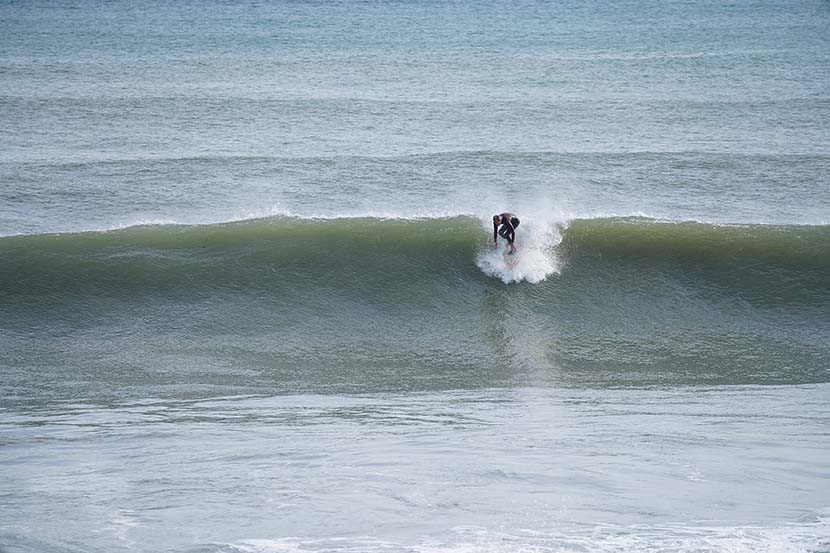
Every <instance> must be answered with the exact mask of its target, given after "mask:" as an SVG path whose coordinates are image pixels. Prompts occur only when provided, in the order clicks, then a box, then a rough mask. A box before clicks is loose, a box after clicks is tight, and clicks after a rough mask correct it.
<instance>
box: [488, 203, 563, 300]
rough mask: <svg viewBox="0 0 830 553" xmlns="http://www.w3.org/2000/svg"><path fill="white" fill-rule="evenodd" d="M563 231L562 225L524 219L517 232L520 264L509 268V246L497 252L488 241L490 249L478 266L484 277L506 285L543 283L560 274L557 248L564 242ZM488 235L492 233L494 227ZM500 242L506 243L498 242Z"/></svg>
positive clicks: (503, 246) (490, 228)
mask: <svg viewBox="0 0 830 553" xmlns="http://www.w3.org/2000/svg"><path fill="white" fill-rule="evenodd" d="M488 223H489V222H488ZM563 228H564V226H563V224H562V223H555V222H551V221H539V220H529V221H527V220H525V219H521V223H520V225H519V228H517V229H516V246H517V247H518V248H519V254H518V255H519V260H518V262H517V263H516V264H515V265H513V266H509V265H507V264H506V263H505V258H504V248H506V245H504V244H500V246H499V247H498V248H494V247H493V245H492V243H491V242H489V241H488V245H487V246H486V247H485V248H483V249H482V250H480V251H479V253H478V255H477V256H476V265H477V266H478V268H479V269H481V270H482V271H483V272H484V274H486V275H490V276H492V277H495V278H498V279H501V281H502V282H504V283H505V284H509V283H511V282H522V281H525V282H530V283H533V284H535V283H538V282H542V281H543V280H545V279H546V278H548V277H549V276H550V275H553V274H559V270H560V265H561V263H560V260H559V257H558V255H557V252H556V248H557V246H558V245H559V243H560V242H561V241H562V229H563ZM488 232H492V226H490V227H489V229H488ZM499 242H500V243H501V242H503V240H502V239H501V238H499Z"/></svg>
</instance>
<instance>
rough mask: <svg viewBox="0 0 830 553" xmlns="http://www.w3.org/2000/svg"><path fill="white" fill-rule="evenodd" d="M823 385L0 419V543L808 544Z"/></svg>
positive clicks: (819, 521)
mask: <svg viewBox="0 0 830 553" xmlns="http://www.w3.org/2000/svg"><path fill="white" fill-rule="evenodd" d="M827 393H828V387H827V385H826V384H822V385H812V386H783V387H772V386H770V387H747V386H734V387H727V388H679V389H653V390H633V389H621V390H610V389H605V390H551V389H538V388H516V389H484V390H476V391H446V392H440V393H405V392H404V393H397V394H371V395H359V394H358V395H348V396H342V395H325V396H321V395H289V396H268V397H258V396H236V397H216V398H214V399H208V400H197V401H162V400H152V399H147V400H144V401H139V402H124V403H114V404H109V405H94V404H84V403H59V404H55V405H52V406H50V407H42V408H39V409H32V410H31V411H27V412H25V413H16V414H9V413H6V414H4V417H3V426H2V430H3V436H4V444H3V466H4V467H5V469H6V470H5V474H7V475H8V474H10V472H9V469H12V472H11V474H13V476H14V477H13V479H4V480H3V481H2V484H0V494H2V497H3V498H4V501H3V503H2V511H1V512H0V515H2V520H3V534H2V535H0V539H2V540H3V543H4V551H10V552H12V551H53V550H54V551H160V550H166V551H465V552H466V551H494V552H497V551H747V552H749V551H755V552H757V551H770V552H772V551H827V550H828V545H830V542H828V539H830V538H829V536H830V519H829V518H828V517H829V516H830V513H828V512H827V511H826V509H821V508H817V507H820V506H822V505H823V504H824V502H825V501H826V498H827V496H828V492H830V486H828V482H827V478H826V475H827V469H828V457H827V450H826V442H827V424H828V421H829V420H830V409H828V405H827V401H826V398H827Z"/></svg>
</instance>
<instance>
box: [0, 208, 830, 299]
mask: <svg viewBox="0 0 830 553" xmlns="http://www.w3.org/2000/svg"><path fill="white" fill-rule="evenodd" d="M488 224H489V223H487V222H482V221H480V220H478V219H476V218H474V217H468V216H450V217H446V218H432V219H428V218H414V219H385V218H358V217H355V218H331V219H316V218H298V217H279V218H267V219H259V220H251V221H240V222H231V223H222V224H213V225H194V226H186V225H153V226H138V227H131V228H127V229H120V230H112V231H107V232H82V233H68V234H49V235H34V236H14V237H5V238H2V239H0V254H2V255H3V258H4V259H5V260H6V262H5V263H4V266H3V268H2V273H0V274H2V276H3V281H2V282H3V283H4V284H3V287H2V290H0V292H2V293H3V294H4V295H7V296H14V295H18V294H20V295H31V294H33V293H37V292H38V291H41V292H44V291H49V292H50V293H55V294H61V293H71V294H75V293H83V292H84V291H85V290H86V291H88V292H90V293H95V294H106V293H111V294H116V295H120V294H122V293H126V292H129V293H151V292H153V291H154V290H155V291H161V292H165V293H170V292H172V291H174V290H176V289H180V290H182V291H190V292H192V291H194V290H200V289H222V288H228V287H231V288H235V289H239V288H246V287H250V288H252V289H260V288H267V287H268V286H269V284H274V283H278V282H280V281H281V280H288V279H302V280H309V279H310V280H313V281H325V282H326V286H327V287H333V288H343V289H344V291H345V290H348V289H349V288H350V287H352V286H354V285H355V284H357V283H360V282H365V281H367V280H368V281H371V280H375V279H383V280H384V281H387V282H388V283H389V284H390V285H392V286H396V287H399V286H405V285H407V284H412V285H417V283H418V282H423V281H427V280H430V279H434V278H438V277H439V276H441V275H445V274H447V273H452V274H456V275H458V276H459V277H462V278H466V279H470V280H481V278H482V274H484V275H488V276H492V277H496V278H498V279H500V280H503V281H504V282H505V283H509V282H523V281H524V282H529V283H540V282H542V281H544V280H546V279H548V278H550V277H556V280H557V282H558V283H561V282H562V281H563V280H567V279H568V278H569V277H570V276H571V274H572V273H573V270H572V269H571V270H569V267H573V266H578V267H583V266H584V264H586V263H590V264H595V265H596V266H597V267H596V269H597V270H598V271H599V270H600V269H601V268H602V265H606V266H611V265H613V264H615V263H626V264H635V265H637V264H638V265H643V266H644V269H645V268H646V267H647V266H652V267H654V268H657V267H661V268H664V269H667V268H669V267H672V268H674V269H676V270H677V271H678V273H683V274H685V275H688V273H689V272H690V271H693V272H699V274H700V276H701V278H707V277H708V278H712V277H715V276H718V275H720V276H723V275H727V274H737V273H741V274H743V275H744V278H743V279H742V282H743V283H744V284H745V280H746V279H749V280H752V278H753V277H754V278H757V279H758V280H759V281H760V280H763V279H764V278H765V277H766V278H770V279H773V278H774V277H775V276H776V275H779V276H782V277H783V275H787V281H786V282H785V281H779V282H777V283H775V282H771V281H770V282H769V285H770V288H771V289H770V290H769V292H770V297H771V298H773V297H774V296H776V294H777V292H778V291H780V289H781V287H787V286H792V285H795V284H798V285H799V286H802V287H805V288H806V289H809V290H813V291H815V292H817V293H821V291H822V290H823V289H824V288H826V285H827V279H825V278H824V274H822V273H823V272H824V271H826V270H827V269H828V268H830V225H825V226H803V225H790V226H772V225H735V226H728V225H713V224H705V223H699V222H671V221H658V220H653V219H646V218H639V217H629V218H616V217H615V218H599V219H582V220H576V221H573V222H571V223H568V224H555V223H550V224H545V223H538V222H532V221H531V222H529V223H523V226H521V227H520V228H519V230H518V234H517V236H518V242H517V243H518V244H520V245H521V250H522V251H521V256H520V262H519V263H518V264H517V265H515V266H513V267H508V266H507V265H506V264H505V263H504V261H503V258H502V251H501V249H499V251H493V250H492V248H491V245H490V236H491V229H490V228H488ZM600 272H601V271H600ZM598 274H599V273H598ZM678 276H680V275H678ZM595 278H598V276H597V277H595ZM738 284H739V283H736V286H737V285H738Z"/></svg>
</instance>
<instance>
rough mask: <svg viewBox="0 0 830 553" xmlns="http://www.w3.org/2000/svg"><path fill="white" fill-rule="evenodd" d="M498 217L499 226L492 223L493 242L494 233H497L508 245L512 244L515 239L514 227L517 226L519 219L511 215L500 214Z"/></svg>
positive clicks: (494, 239) (494, 238)
mask: <svg viewBox="0 0 830 553" xmlns="http://www.w3.org/2000/svg"><path fill="white" fill-rule="evenodd" d="M499 217H500V218H501V219H500V220H501V224H500V225H497V224H496V222H495V221H493V242H495V241H496V233H497V232H498V235H499V236H501V237H502V238H504V239H505V240H507V243H508V244H513V241H514V240H515V239H516V227H518V226H519V218H518V217H516V216H515V215H513V214H512V213H502V214H501V215H499ZM499 227H501V228H499Z"/></svg>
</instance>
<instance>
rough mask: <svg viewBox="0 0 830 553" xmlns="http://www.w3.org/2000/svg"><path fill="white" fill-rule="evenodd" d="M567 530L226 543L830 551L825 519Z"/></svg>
mask: <svg viewBox="0 0 830 553" xmlns="http://www.w3.org/2000/svg"><path fill="white" fill-rule="evenodd" d="M568 528H569V530H568V531H567V532H562V531H557V530H545V531H539V530H522V529H516V530H513V531H509V532H508V531H503V530H499V531H494V530H491V529H487V528H484V527H480V526H457V527H455V528H452V529H450V531H449V533H448V534H445V535H444V536H443V537H442V538H435V537H425V538H422V539H420V540H417V542H416V543H412V542H409V543H405V542H390V541H386V540H382V539H379V538H376V537H371V536H363V537H332V538H322V539H320V538H316V539H315V538H306V539H303V538H295V537H291V538H278V539H256V540H242V541H240V542H237V543H234V544H228V545H229V547H230V550H231V551H238V552H240V553H300V552H305V553H308V552H309V551H314V552H319V553H322V552H325V553H334V552H340V553H344V552H348V553H352V552H358V551H359V552H361V553H375V552H376V553H386V552H392V551H395V552H398V551H400V552H410V553H515V552H517V551H528V552H531V551H532V552H537V553H577V552H580V553H584V552H586V551H591V552H597V553H604V552H608V553H611V552H614V553H619V552H621V551H626V552H632V553H674V552H678V553H679V552H695V553H808V552H809V553H816V552H819V551H828V550H829V549H830V547H829V546H830V526H828V520H827V518H825V517H819V518H818V519H816V520H813V521H810V522H803V523H793V524H787V523H783V524H780V525H771V526H704V525H699V526H691V525H665V526H613V525H597V526H586V527H580V526H572V525H568ZM222 551H225V549H222Z"/></svg>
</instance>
